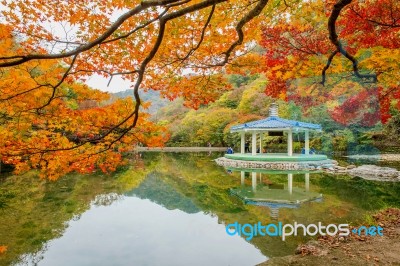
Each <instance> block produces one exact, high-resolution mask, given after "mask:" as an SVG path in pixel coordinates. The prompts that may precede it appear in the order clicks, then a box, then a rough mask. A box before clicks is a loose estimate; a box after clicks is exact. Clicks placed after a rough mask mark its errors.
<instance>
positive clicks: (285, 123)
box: [231, 116, 321, 132]
mask: <svg viewBox="0 0 400 266" xmlns="http://www.w3.org/2000/svg"><path fill="white" fill-rule="evenodd" d="M284 128H287V129H288V128H298V129H314V130H321V125H318V124H312V123H305V122H300V121H295V120H288V119H283V118H280V117H278V116H270V117H267V118H265V119H261V120H257V121H253V122H248V123H245V124H241V125H236V126H232V127H231V132H235V131H241V130H243V129H245V130H246V129H284Z"/></svg>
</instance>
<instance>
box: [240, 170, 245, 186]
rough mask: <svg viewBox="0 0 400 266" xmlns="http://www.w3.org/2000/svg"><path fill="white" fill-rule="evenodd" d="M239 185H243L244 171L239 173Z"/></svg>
mask: <svg viewBox="0 0 400 266" xmlns="http://www.w3.org/2000/svg"><path fill="white" fill-rule="evenodd" d="M240 184H241V185H242V186H243V185H244V171H240Z"/></svg>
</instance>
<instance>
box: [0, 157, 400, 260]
mask: <svg viewBox="0 0 400 266" xmlns="http://www.w3.org/2000/svg"><path fill="white" fill-rule="evenodd" d="M220 155H221V154H218V153H211V154H208V153H143V154H142V156H141V157H137V158H136V159H134V160H133V159H132V161H131V163H130V165H128V166H126V167H124V168H123V169H120V170H119V171H117V172H116V173H114V174H112V175H103V174H93V175H88V176H79V175H68V176H65V177H63V178H61V179H59V180H58V181H56V182H49V181H44V180H39V179H38V178H37V175H36V173H35V172H29V173H27V174H25V175H23V176H11V177H8V178H5V179H3V181H1V183H0V219H1V221H2V222H1V224H0V245H6V246H7V247H8V250H7V252H5V253H4V254H2V255H0V265H13V264H14V265H255V264H257V263H261V262H263V261H265V260H267V259H268V258H270V257H276V256H284V255H288V254H292V253H293V252H294V250H295V248H296V246H297V245H298V244H299V243H301V242H304V241H306V240H308V239H309V238H308V237H304V236H297V237H294V236H290V237H288V238H287V239H286V240H285V241H282V240H281V238H279V237H268V236H256V237H254V238H252V239H251V240H249V241H247V240H246V239H245V237H244V236H238V235H235V236H230V235H228V234H227V233H226V228H225V226H226V225H228V224H232V223H235V222H238V223H240V224H245V223H250V224H254V223H258V222H262V223H263V224H267V223H277V222H282V223H293V222H294V221H296V222H298V223H303V224H310V223H318V222H322V223H325V224H328V223H350V224H355V223H363V222H364V223H365V221H368V217H369V216H368V215H369V214H370V213H371V212H372V211H375V210H379V209H381V208H384V207H389V206H394V207H400V184H399V183H384V182H381V183H380V182H374V181H366V180H363V179H360V178H351V177H348V176H333V175H328V174H325V173H306V172H291V173H287V172H263V171H257V172H254V171H253V172H252V171H231V170H227V169H224V168H222V167H220V166H217V165H216V164H215V163H214V162H213V159H215V158H217V157H219V156H220ZM260 199H261V201H259V200H260Z"/></svg>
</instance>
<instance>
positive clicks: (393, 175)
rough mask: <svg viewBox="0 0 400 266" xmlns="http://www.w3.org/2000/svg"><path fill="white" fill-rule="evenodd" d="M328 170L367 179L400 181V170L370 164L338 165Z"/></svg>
mask: <svg viewBox="0 0 400 266" xmlns="http://www.w3.org/2000/svg"><path fill="white" fill-rule="evenodd" d="M327 172H328V173H335V174H347V175H351V176H358V177H361V178H363V179H367V180H377V181H400V171H398V170H397V169H394V168H390V167H380V166H377V165H369V164H367V165H361V166H358V167H357V166H355V165H349V166H347V167H343V166H339V165H337V166H335V167H334V169H328V170H327Z"/></svg>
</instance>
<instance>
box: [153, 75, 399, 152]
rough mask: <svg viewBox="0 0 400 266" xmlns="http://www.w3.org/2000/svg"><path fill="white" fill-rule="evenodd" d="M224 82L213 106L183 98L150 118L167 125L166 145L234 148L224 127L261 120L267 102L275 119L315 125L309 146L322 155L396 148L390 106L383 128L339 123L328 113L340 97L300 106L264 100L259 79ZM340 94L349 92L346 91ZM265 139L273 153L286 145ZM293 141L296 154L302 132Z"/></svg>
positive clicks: (234, 142) (396, 132)
mask: <svg viewBox="0 0 400 266" xmlns="http://www.w3.org/2000/svg"><path fill="white" fill-rule="evenodd" d="M228 80H229V81H230V83H231V85H232V90H230V91H228V92H226V93H224V94H223V95H222V96H221V97H219V99H217V100H216V101H215V102H214V103H210V104H208V105H203V106H201V107H200V108H199V109H198V110H194V109H189V108H186V107H184V106H183V100H181V99H178V100H176V101H174V102H172V103H170V104H168V105H166V106H165V107H163V108H161V109H160V110H159V111H158V112H157V113H156V114H155V115H153V118H154V119H155V120H156V121H157V122H158V123H159V124H161V125H165V126H167V128H168V129H169V131H170V134H171V138H170V140H169V141H168V142H167V146H206V145H207V144H208V143H209V142H210V143H211V144H212V145H213V146H233V147H236V148H238V147H239V136H238V134H230V133H229V128H230V126H232V125H234V124H238V123H245V122H249V121H253V120H257V119H261V118H264V117H267V116H268V108H269V105H270V104H271V103H272V102H277V103H278V105H279V116H280V117H283V118H288V119H294V120H301V121H306V122H312V123H318V124H321V125H322V127H323V131H324V132H323V133H315V134H314V136H313V140H312V141H311V145H312V146H313V147H315V148H316V149H318V150H320V151H322V152H331V151H334V150H335V151H348V152H355V151H359V152H367V153H368V152H376V151H377V149H382V148H383V149H386V147H385V146H387V145H389V143H390V144H391V145H392V146H393V144H394V145H395V146H396V145H398V138H399V136H400V134H399V133H400V132H399V125H400V123H399V122H400V114H399V112H398V110H397V109H396V108H395V106H392V108H391V110H390V111H391V114H392V117H391V118H390V119H389V120H388V121H387V122H386V124H384V125H382V123H381V122H377V123H375V124H374V125H361V124H359V123H354V124H343V123H340V122H338V121H336V120H335V118H336V117H335V113H334V110H335V107H336V106H338V104H339V103H340V100H341V99H340V98H336V99H332V100H331V101H330V102H329V103H328V104H320V105H315V106H311V107H308V108H305V107H304V106H300V105H296V104H295V103H294V102H293V101H289V102H286V101H284V100H277V99H276V98H272V97H270V96H267V95H266V94H265V88H266V86H267V84H268V82H267V79H266V77H265V76H264V75H261V74H260V75H253V76H240V75H231V76H229V78H228ZM346 93H347V94H350V95H351V94H352V92H351V91H347V92H346ZM377 115H378V116H379V115H380V114H379V113H378V114H377ZM249 137H250V135H249ZM265 141H266V142H267V144H268V143H270V144H271V145H272V144H273V146H274V147H276V148H277V149H279V148H282V149H284V148H285V147H286V144H285V143H284V141H285V139H284V138H279V137H267V139H266V140H265ZM294 141H295V146H294V148H295V149H297V150H300V149H301V147H302V144H301V142H302V141H303V134H296V133H295V135H294Z"/></svg>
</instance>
